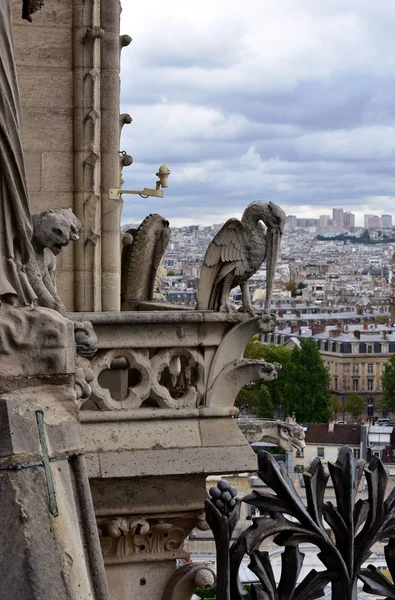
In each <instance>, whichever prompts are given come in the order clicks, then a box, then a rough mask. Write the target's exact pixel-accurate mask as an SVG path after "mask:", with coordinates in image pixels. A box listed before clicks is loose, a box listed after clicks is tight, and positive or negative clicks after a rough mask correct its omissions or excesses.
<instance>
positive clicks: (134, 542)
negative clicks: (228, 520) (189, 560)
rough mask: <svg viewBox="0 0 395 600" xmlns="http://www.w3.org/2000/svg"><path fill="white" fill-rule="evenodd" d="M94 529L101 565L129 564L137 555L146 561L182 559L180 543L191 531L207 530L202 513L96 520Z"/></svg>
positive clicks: (183, 553) (136, 558)
mask: <svg viewBox="0 0 395 600" xmlns="http://www.w3.org/2000/svg"><path fill="white" fill-rule="evenodd" d="M97 526H98V530H99V537H100V543H101V547H102V552H103V556H104V560H105V562H117V561H118V560H120V561H123V562H124V561H126V562H128V561H130V562H133V561H134V560H139V559H138V555H140V554H149V555H150V560H155V557H157V559H158V560H163V559H164V556H163V555H167V558H176V557H185V556H187V553H186V552H184V551H183V546H184V541H185V538H186V537H187V536H188V534H189V533H190V532H191V531H192V529H194V528H195V527H196V528H198V529H200V530H202V531H206V530H207V529H209V526H208V525H207V523H206V521H205V515H204V512H199V513H195V514H192V513H189V514H185V515H180V516H177V517H173V518H169V517H166V516H164V517H163V518H160V517H139V516H135V515H133V516H125V517H99V518H98V519H97ZM165 558H166V557H165Z"/></svg>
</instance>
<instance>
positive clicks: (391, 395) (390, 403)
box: [381, 354, 395, 412]
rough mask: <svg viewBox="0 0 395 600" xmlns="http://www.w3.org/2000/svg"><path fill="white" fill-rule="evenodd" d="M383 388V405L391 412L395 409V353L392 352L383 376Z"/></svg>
mask: <svg viewBox="0 0 395 600" xmlns="http://www.w3.org/2000/svg"><path fill="white" fill-rule="evenodd" d="M381 386H382V388H383V397H382V399H381V407H382V408H384V409H387V410H388V411H389V412H394V411H395V354H392V355H391V357H390V359H389V361H388V362H387V364H386V365H385V366H384V373H383V376H382V378H381Z"/></svg>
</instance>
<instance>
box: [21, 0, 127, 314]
mask: <svg viewBox="0 0 395 600" xmlns="http://www.w3.org/2000/svg"><path fill="white" fill-rule="evenodd" d="M12 2H13V29H14V38H15V53H16V62H17V69H18V76H19V85H20V91H21V104H22V130H23V131H22V134H23V147H24V151H25V157H26V168H27V177H28V185H29V192H30V198H31V210H32V212H40V211H42V210H46V209H49V208H71V209H72V210H73V212H74V213H75V215H76V216H77V217H78V218H79V220H80V221H81V223H82V228H81V236H80V240H79V241H78V242H77V243H76V244H73V245H70V246H68V248H67V249H65V250H64V251H63V252H62V254H61V257H60V258H59V260H58V267H57V287H58V292H59V294H60V296H61V298H62V300H63V302H64V304H65V306H66V308H67V309H68V310H75V311H101V310H106V311H111V310H112V311H118V310H119V309H120V216H121V208H122V199H118V200H110V198H109V190H110V189H111V188H119V187H120V175H121V168H122V166H123V163H122V161H121V160H120V156H119V137H120V128H121V126H122V125H123V124H125V123H128V122H130V118H128V115H126V118H125V115H124V119H123V120H120V114H119V112H120V111H119V96H120V82H119V63H120V51H121V48H122V47H124V46H127V45H128V44H129V43H130V41H131V38H129V36H122V37H121V38H120V37H119V21H120V2H119V0H106V2H105V3H103V2H102V3H101V2H100V0H73V1H72V2H71V1H70V0H55V1H54V0H48V1H47V2H45V5H44V7H43V8H42V10H40V11H39V12H37V13H34V15H33V22H32V23H28V22H26V21H22V19H21V0H12Z"/></svg>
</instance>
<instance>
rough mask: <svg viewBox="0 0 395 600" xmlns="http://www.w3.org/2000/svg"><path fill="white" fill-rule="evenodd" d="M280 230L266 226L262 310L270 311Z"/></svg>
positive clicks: (267, 312)
mask: <svg viewBox="0 0 395 600" xmlns="http://www.w3.org/2000/svg"><path fill="white" fill-rule="evenodd" d="M280 244H281V231H280V229H278V227H268V229H267V231H266V299H265V308H264V312H265V313H266V314H269V313H270V306H271V303H272V294H273V285H274V277H275V274H276V267H277V258H278V253H279V251H280Z"/></svg>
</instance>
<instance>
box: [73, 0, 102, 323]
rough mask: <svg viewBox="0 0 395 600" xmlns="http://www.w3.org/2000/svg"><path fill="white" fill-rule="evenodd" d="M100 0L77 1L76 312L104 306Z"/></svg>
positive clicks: (75, 9)
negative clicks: (102, 287)
mask: <svg viewBox="0 0 395 600" xmlns="http://www.w3.org/2000/svg"><path fill="white" fill-rule="evenodd" d="M102 36H103V31H102V30H101V29H100V0H88V1H83V0H74V26H73V46H74V72H73V81H74V195H75V197H74V212H75V214H76V216H77V217H78V219H79V220H80V221H81V223H82V230H81V236H80V240H79V241H78V242H77V243H76V246H75V294H74V296H75V310H77V311H84V310H92V311H100V310H101V203H100V177H101V162H100V152H101V143H100V140H101V137H100V136H101V118H100V64H101V50H100V47H101V44H102Z"/></svg>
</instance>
